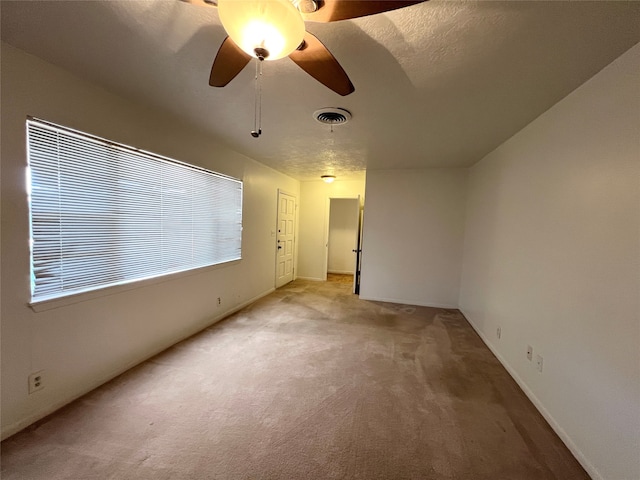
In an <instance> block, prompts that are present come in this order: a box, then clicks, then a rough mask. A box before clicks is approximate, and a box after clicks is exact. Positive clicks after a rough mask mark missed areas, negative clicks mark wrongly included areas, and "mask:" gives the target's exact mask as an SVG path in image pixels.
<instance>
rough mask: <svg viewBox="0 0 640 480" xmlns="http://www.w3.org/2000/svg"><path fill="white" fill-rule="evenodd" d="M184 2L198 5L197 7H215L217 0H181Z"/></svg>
mask: <svg viewBox="0 0 640 480" xmlns="http://www.w3.org/2000/svg"><path fill="white" fill-rule="evenodd" d="M182 1H183V2H185V3H190V4H191V5H198V6H199V7H217V6H218V0H182Z"/></svg>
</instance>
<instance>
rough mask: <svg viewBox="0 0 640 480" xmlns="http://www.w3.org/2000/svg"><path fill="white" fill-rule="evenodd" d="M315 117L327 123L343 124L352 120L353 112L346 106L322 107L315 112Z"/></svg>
mask: <svg viewBox="0 0 640 480" xmlns="http://www.w3.org/2000/svg"><path fill="white" fill-rule="evenodd" d="M313 118H315V119H316V121H318V122H320V123H324V124H325V125H342V124H344V123H347V122H348V121H349V120H351V112H349V110H345V109H344V108H321V109H320V110H316V111H315V112H313Z"/></svg>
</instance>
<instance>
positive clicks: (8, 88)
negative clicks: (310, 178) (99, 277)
mask: <svg viewBox="0 0 640 480" xmlns="http://www.w3.org/2000/svg"><path fill="white" fill-rule="evenodd" d="M1 70H2V92H1V94H2V109H1V110H2V112H1V115H2V117H1V120H2V130H1V133H2V150H1V159H2V229H1V231H2V257H1V261H2V279H1V280H2V306H1V314H2V378H1V381H2V436H3V438H4V437H6V436H8V435H10V434H11V433H14V432H15V431H17V430H19V429H20V428H22V427H24V426H26V425H28V424H29V423H31V422H33V421H34V420H36V419H38V418H40V417H42V416H44V415H45V414H48V413H50V412H51V411H53V410H55V409H57V408H58V407H60V406H62V405H63V404H65V403H67V402H69V401H70V400H72V399H73V398H75V397H77V396H79V395H81V394H83V393H85V392H87V391H89V390H91V389H93V388H94V387H96V386H97V385H99V384H101V383H102V382H104V381H105V380H107V379H109V378H111V377H113V376H114V375H116V374H118V373H120V372H123V371H124V370H126V369H127V368H128V367H130V366H132V365H135V364H136V363H139V362H140V361H141V360H143V359H145V358H147V357H149V356H151V355H153V354H155V353H157V352H159V351H161V350H163V349H164V348H166V347H168V346H170V345H172V344H173V343H175V342H176V341H177V340H179V339H182V338H184V337H186V336H188V335H190V334H193V333H195V332H197V331H199V330H200V329H202V328H204V327H205V326H207V325H209V324H211V323H212V322H213V321H214V320H216V319H218V318H220V317H222V316H224V315H225V313H228V312H230V311H232V310H233V309H235V308H237V307H238V306H240V305H242V304H244V303H246V302H248V301H250V300H251V299H253V298H256V297H258V296H261V295H264V294H265V293H268V292H270V291H271V290H272V289H273V287H274V282H275V250H276V247H275V236H272V231H275V228H276V204H277V203H276V202H277V189H278V188H282V189H284V190H286V191H290V192H293V193H295V194H298V193H299V182H297V181H296V180H293V179H291V178H289V177H286V176H284V175H282V174H279V173H277V172H275V171H274V170H272V169H270V168H267V167H265V166H263V165H261V164H259V163H257V162H255V161H253V160H250V159H248V158H246V157H243V156H241V155H239V154H237V153H234V152H232V151H230V150H228V149H227V148H225V147H223V146H221V145H220V144H219V143H217V142H215V141H214V140H213V139H211V138H210V137H208V136H206V135H204V134H202V133H198V132H197V130H195V129H194V128H193V127H192V126H189V125H185V124H184V122H182V121H180V120H178V119H175V118H170V117H168V116H167V115H165V114H163V113H162V112H158V111H152V110H149V109H147V108H144V107H141V106H138V105H135V104H133V103H131V102H129V101H126V100H124V99H122V98H120V97H117V96H115V95H113V94H111V93H109V92H106V91H104V90H102V89H101V88H98V87H97V86H95V85H92V84H90V83H87V82H85V81H83V80H81V79H79V78H77V77H75V76H73V75H71V74H69V73H68V72H65V71H64V70H61V69H59V68H57V67H54V66H52V65H50V64H48V63H45V62H43V61H41V60H39V59H36V58H35V57H32V56H29V55H27V54H25V53H24V52H21V51H19V50H16V49H14V48H13V47H10V46H8V45H5V44H3V45H2V69H1ZM27 115H33V116H36V117H40V118H43V119H46V120H50V121H52V122H55V123H59V124H61V125H65V126H69V127H72V128H76V129H79V130H82V131H86V132H89V133H93V134H96V135H99V136H102V137H105V138H108V139H111V140H115V141H118V142H121V143H125V144H128V145H131V146H134V147H139V148H142V149H146V150H150V151H153V152H155V153H158V154H162V155H166V156H168V157H172V158H175V159H178V160H182V161H185V162H188V163H192V164H197V165H201V166H203V167H206V168H210V169H212V170H215V171H218V172H221V173H224V174H227V175H231V176H234V177H237V178H241V179H243V180H244V212H243V215H244V231H243V245H242V247H243V250H242V255H243V259H242V260H241V261H239V262H234V263H233V264H230V265H226V266H218V267H210V268H205V269H200V270H198V271H195V272H192V273H191V274H178V275H175V276H172V277H165V278H164V279H163V280H162V281H151V282H146V283H144V284H142V285H136V286H135V287H136V288H130V289H124V290H122V289H116V290H115V291H109V293H110V294H109V295H103V296H98V297H96V298H93V296H91V295H90V296H88V297H85V298H87V299H86V300H84V301H80V302H77V303H72V304H66V305H64V306H61V307H59V308H55V309H50V310H46V311H42V312H40V313H36V312H34V311H33V310H31V309H30V308H29V307H28V306H27V302H28V301H29V296H30V289H29V248H28V239H29V221H28V205H27V197H26V190H25V169H26V155H25V120H26V117H27ZM217 297H221V298H222V305H221V306H220V307H218V306H217V305H216V299H217ZM41 369H44V371H45V388H44V389H43V390H41V391H39V392H36V393H34V394H32V395H29V394H28V392H27V377H28V375H29V374H30V373H31V372H35V371H38V370H41Z"/></svg>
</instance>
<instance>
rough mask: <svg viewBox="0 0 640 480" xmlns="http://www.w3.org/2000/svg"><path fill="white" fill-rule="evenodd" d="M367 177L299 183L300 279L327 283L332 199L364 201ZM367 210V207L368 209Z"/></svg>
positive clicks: (298, 274)
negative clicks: (330, 200)
mask: <svg viewBox="0 0 640 480" xmlns="http://www.w3.org/2000/svg"><path fill="white" fill-rule="evenodd" d="M364 190H365V176H364V174H362V175H361V176H357V175H352V176H351V177H350V178H349V179H348V180H343V179H341V178H338V179H337V180H336V181H335V182H333V183H331V184H327V183H324V182H323V181H321V180H317V181H307V182H300V215H299V216H300V222H299V235H298V272H297V274H296V276H297V277H301V278H307V279H312V280H326V277H325V271H326V268H327V267H326V265H327V243H328V231H329V198H356V197H357V196H358V195H360V197H361V198H360V201H361V203H363V202H364ZM365 208H366V207H365Z"/></svg>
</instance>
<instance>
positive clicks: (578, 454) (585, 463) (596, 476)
mask: <svg viewBox="0 0 640 480" xmlns="http://www.w3.org/2000/svg"><path fill="white" fill-rule="evenodd" d="M460 312H462V315H464V317H465V318H466V319H467V321H468V322H469V325H471V328H473V329H474V330H475V332H476V333H477V334H478V336H479V337H480V338H481V339H482V341H483V342H484V344H485V345H486V346H487V348H489V350H491V353H493V354H494V355H495V357H496V358H497V359H498V361H499V362H500V363H501V364H502V366H503V367H504V368H505V370H506V371H507V372H508V373H509V375H511V377H512V378H513V379H514V380H515V381H516V383H517V384H518V386H519V387H520V388H521V389H522V391H523V392H524V394H525V395H526V396H527V397H528V398H529V400H531V403H533V405H534V406H535V407H536V409H537V410H538V411H539V412H540V414H541V415H542V416H543V417H544V419H545V420H546V421H547V423H548V424H549V425H550V426H551V428H552V429H553V431H554V432H556V434H557V435H558V436H559V437H560V439H561V440H562V441H563V443H564V444H565V445H566V446H567V448H568V449H569V450H570V451H571V453H572V454H573V456H574V457H575V458H576V460H578V462H579V463H580V465H582V467H583V468H584V469H585V470H586V471H587V473H588V474H589V476H590V477H591V478H592V479H593V480H605V479H604V477H603V476H602V475H601V474H600V472H599V471H598V470H597V469H596V468H595V467H594V466H593V464H592V463H591V462H590V461H589V460H588V459H587V458H586V457H585V455H584V454H583V453H582V451H581V450H580V449H579V448H578V447H577V446H576V444H575V443H574V442H573V440H572V439H571V437H570V436H569V434H567V432H565V431H564V429H563V428H562V427H561V426H560V424H559V423H558V422H557V421H556V419H555V418H554V417H553V415H551V413H549V411H548V410H547V409H546V408H545V407H544V405H543V404H542V402H541V401H540V400H539V399H538V397H536V395H535V394H534V393H533V391H531V389H530V388H529V386H528V385H527V384H526V382H525V381H524V380H522V378H521V377H520V376H519V375H518V373H517V372H516V371H515V370H514V369H513V368H511V366H510V365H509V364H508V363H507V361H506V360H505V359H504V357H503V356H502V355H500V353H499V352H498V351H497V349H496V348H495V347H494V346H493V344H492V343H491V342H490V341H489V339H488V338H487V337H486V336H485V335H484V333H483V332H482V331H481V330H480V328H478V327H477V325H476V324H475V323H474V322H473V320H472V319H471V317H470V316H469V315H467V314H466V313H465V312H464V310H462V309H461V308H460Z"/></svg>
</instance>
